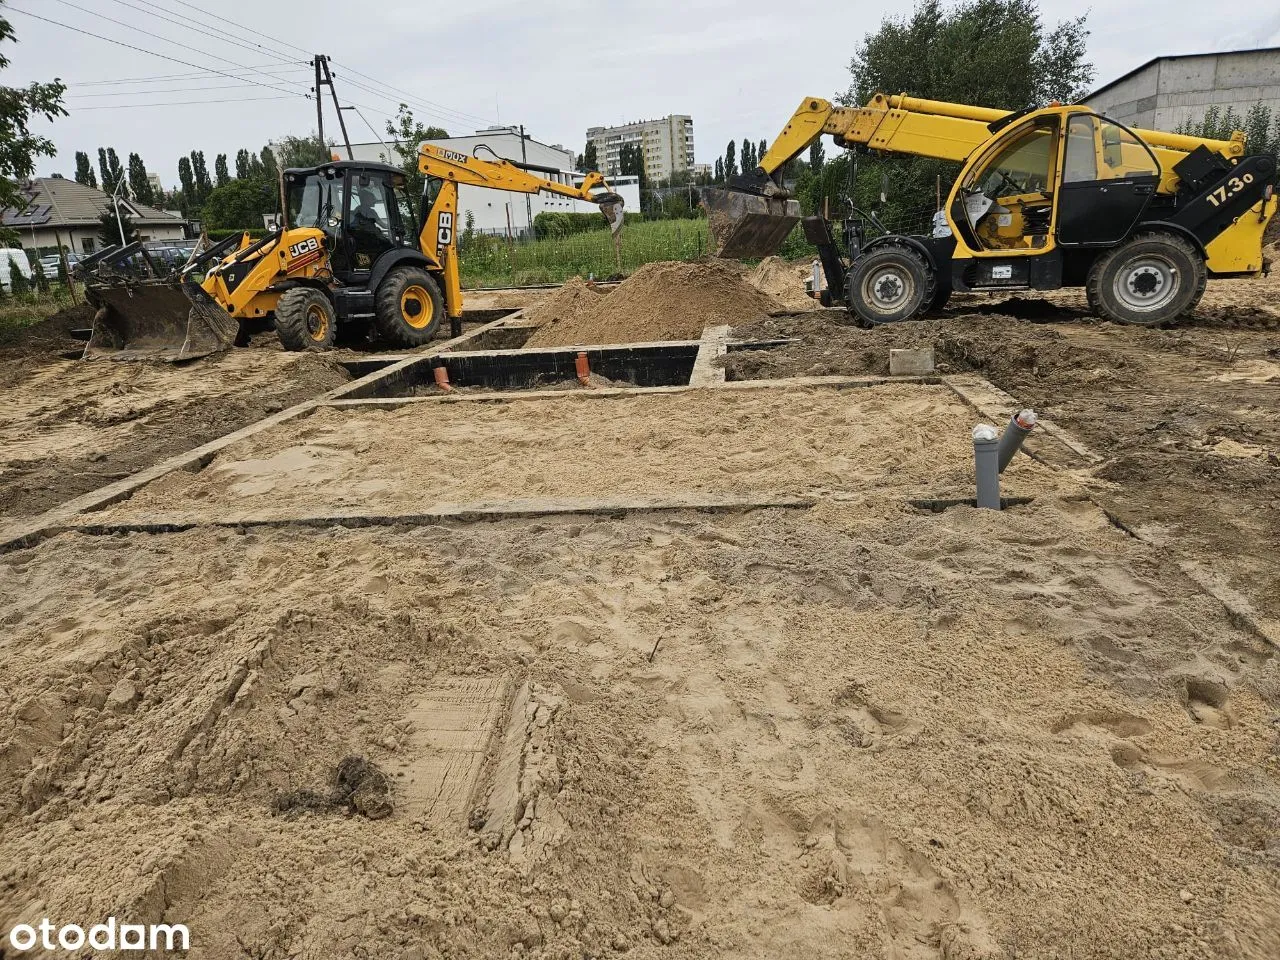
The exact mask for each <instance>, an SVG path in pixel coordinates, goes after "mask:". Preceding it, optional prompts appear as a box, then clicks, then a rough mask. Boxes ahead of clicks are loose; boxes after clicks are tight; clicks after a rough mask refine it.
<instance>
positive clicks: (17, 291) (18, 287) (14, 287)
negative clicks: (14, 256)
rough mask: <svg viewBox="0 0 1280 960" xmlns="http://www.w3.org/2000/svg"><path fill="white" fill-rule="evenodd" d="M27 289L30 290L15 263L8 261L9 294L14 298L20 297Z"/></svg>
mask: <svg viewBox="0 0 1280 960" xmlns="http://www.w3.org/2000/svg"><path fill="white" fill-rule="evenodd" d="M28 289H30V284H29V283H27V278H26V275H25V274H24V273H23V272H22V270H21V269H19V267H18V264H17V263H16V262H15V261H13V260H10V261H9V292H10V293H12V294H13V295H14V296H15V297H20V296H22V295H23V294H24V293H26V292H27V290H28Z"/></svg>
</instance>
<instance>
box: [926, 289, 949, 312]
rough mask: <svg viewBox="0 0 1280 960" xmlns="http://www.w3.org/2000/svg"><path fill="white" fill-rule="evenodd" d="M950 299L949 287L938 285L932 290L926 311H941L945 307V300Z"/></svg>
mask: <svg viewBox="0 0 1280 960" xmlns="http://www.w3.org/2000/svg"><path fill="white" fill-rule="evenodd" d="M950 299H951V288H950V287H944V286H939V287H938V289H937V290H935V291H934V294H933V299H932V300H931V301H929V309H928V310H927V311H925V312H926V313H941V312H942V311H943V310H945V309H946V306H947V301H949V300H950Z"/></svg>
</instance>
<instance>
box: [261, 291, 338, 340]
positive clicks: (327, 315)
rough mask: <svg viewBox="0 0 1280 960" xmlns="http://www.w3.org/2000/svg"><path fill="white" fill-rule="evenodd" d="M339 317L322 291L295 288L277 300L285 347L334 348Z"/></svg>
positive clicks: (279, 331)
mask: <svg viewBox="0 0 1280 960" xmlns="http://www.w3.org/2000/svg"><path fill="white" fill-rule="evenodd" d="M337 330H338V317H337V314H336V313H335V312H334V309H333V304H332V303H330V302H329V298H328V297H326V296H325V295H324V294H323V293H321V292H320V291H319V290H315V289H313V288H311V287H294V288H293V289H292V290H286V291H285V292H284V293H282V294H280V299H279V300H278V301H277V302H276V335H277V336H278V337H279V338H280V342H281V343H282V344H283V345H284V348H285V349H286V350H332V349H333V340H334V337H335V336H336V335H337Z"/></svg>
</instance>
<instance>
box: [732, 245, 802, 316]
mask: <svg viewBox="0 0 1280 960" xmlns="http://www.w3.org/2000/svg"><path fill="white" fill-rule="evenodd" d="M811 273H812V267H811V265H810V264H809V263H808V262H806V263H802V264H793V263H787V261H785V260H783V259H782V258H781V257H766V258H765V259H763V260H761V261H760V262H759V263H758V264H756V265H755V266H754V267H752V268H751V269H750V270H748V271H747V273H746V275H745V276H744V278H743V279H745V280H746V281H747V283H749V284H751V285H752V286H753V287H755V288H756V289H757V290H760V291H762V292H764V293H767V294H768V295H769V296H771V297H773V298H774V299H775V300H777V301H778V303H780V304H781V305H782V308H783V309H784V310H791V311H796V312H800V313H804V312H807V311H809V310H818V309H820V305H819V303H818V301H817V300H815V299H814V298H813V297H811V296H809V295H808V294H807V293H805V289H804V281H805V278H806V277H807V276H809V275H810V274H811Z"/></svg>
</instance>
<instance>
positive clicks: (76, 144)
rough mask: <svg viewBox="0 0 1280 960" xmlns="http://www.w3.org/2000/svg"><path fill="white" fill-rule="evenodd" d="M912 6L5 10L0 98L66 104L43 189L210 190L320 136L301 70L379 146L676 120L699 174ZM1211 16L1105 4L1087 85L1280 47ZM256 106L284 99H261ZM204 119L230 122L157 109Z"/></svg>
mask: <svg viewBox="0 0 1280 960" xmlns="http://www.w3.org/2000/svg"><path fill="white" fill-rule="evenodd" d="M911 6H912V4H911V2H910V0H884V2H880V3H865V2H863V3H859V2H855V3H847V2H837V0H791V2H788V3H779V2H778V0H732V2H723V0H680V2H668V0H648V2H646V3H632V2H625V3H624V2H616V0H605V2H601V0H596V2H592V3H587V2H577V0H560V2H554V3H538V2H532V3H530V2H514V0H460V2H453V3H445V2H422V0H378V2H366V3H352V2H349V0H348V2H343V0H305V2H303V3H267V2H263V0H218V2H217V3H216V4H210V3H203V4H202V3H200V2H199V0H191V2H189V3H188V2H184V0H11V2H7V3H6V7H7V12H6V14H5V15H6V16H7V17H8V19H9V20H10V22H11V23H12V24H13V26H14V29H15V30H16V32H17V36H18V43H17V44H16V45H15V44H12V43H10V44H6V45H5V51H6V53H7V54H8V56H9V57H10V59H11V61H12V63H11V65H10V67H9V68H8V69H7V70H5V71H4V72H3V73H0V84H3V85H6V86H17V85H22V84H25V83H28V82H30V81H32V80H50V79H52V78H54V77H60V78H61V79H62V80H63V81H65V82H66V83H67V84H68V87H69V88H68V91H67V97H66V103H67V107H68V109H69V111H70V116H68V117H63V118H61V119H59V120H58V121H56V122H55V123H53V124H47V123H45V122H43V121H40V122H39V123H38V125H37V129H39V130H40V131H41V132H43V133H46V134H48V135H49V136H50V137H51V138H52V139H53V141H54V143H55V144H56V145H57V147H58V156H57V157H55V158H52V159H43V160H41V162H40V164H39V172H40V173H41V174H49V173H53V172H58V173H62V174H64V175H66V176H71V175H72V173H73V172H74V170H75V151H77V150H84V151H87V152H88V153H89V154H90V156H91V157H96V152H97V148H98V147H99V146H114V147H115V148H116V150H117V152H118V153H119V154H120V159H121V161H122V162H124V161H125V159H126V155H127V154H128V153H129V152H131V151H136V152H138V153H140V154H141V155H142V158H143V160H144V161H145V162H146V164H147V167H148V169H149V170H151V171H152V172H157V173H159V174H160V177H161V180H162V181H163V183H164V184H165V186H166V187H167V188H171V187H172V186H173V185H174V183H175V181H176V180H177V162H178V157H179V156H180V155H182V154H184V153H186V152H188V151H190V150H192V149H202V150H204V152H205V156H206V158H207V161H208V165H209V169H210V171H211V172H212V169H213V161H214V155H215V154H218V153H226V154H228V156H229V157H234V154H235V152H236V150H238V149H239V148H241V147H250V148H253V149H258V148H259V147H261V146H262V144H263V143H265V142H266V141H267V140H269V139H272V138H275V137H279V136H281V135H284V134H290V133H292V134H305V133H307V132H309V131H311V130H313V129H314V128H315V104H314V102H313V101H310V100H306V99H303V98H302V97H301V96H299V94H301V93H305V92H306V89H307V87H308V86H309V84H310V78H309V74H308V72H307V70H306V69H304V67H305V66H306V64H307V63H309V57H308V54H309V53H310V52H319V53H326V54H328V55H329V56H330V57H332V58H333V60H334V61H335V65H334V68H333V69H334V72H335V74H336V75H337V85H338V93H339V96H340V98H342V100H343V102H344V103H348V102H352V103H356V104H359V105H360V111H361V113H363V115H364V117H366V118H367V119H368V120H369V122H370V123H371V124H373V125H374V126H375V127H377V128H378V130H379V132H381V131H382V126H383V123H384V121H385V118H386V117H387V116H389V115H390V114H393V113H394V112H395V107H396V103H397V102H398V101H399V100H402V99H407V100H411V101H412V104H413V106H414V107H415V112H416V113H417V115H418V116H419V117H420V118H421V119H422V120H424V121H426V122H432V123H436V124H439V125H442V126H444V127H445V128H446V129H448V131H449V132H450V133H455V134H458V133H469V132H471V131H473V130H474V129H476V128H477V127H480V126H484V125H486V124H488V123H494V122H502V123H504V124H505V123H510V124H519V123H523V124H525V126H526V129H527V130H528V132H529V133H531V134H532V135H533V136H534V137H536V138H537V139H539V140H543V141H546V142H549V143H557V142H558V143H563V144H565V145H566V146H569V147H571V148H572V149H573V150H575V151H580V150H581V149H582V146H583V141H584V135H585V131H586V128H587V127H589V126H593V125H612V124H616V123H622V122H626V121H628V120H636V119H642V118H651V117H660V116H665V115H666V114H669V113H687V114H690V115H691V116H692V117H693V120H694V131H695V147H696V153H697V159H698V161H700V162H712V161H714V159H715V158H716V157H717V156H719V155H720V154H721V153H722V152H723V150H724V146H725V143H726V141H728V140H729V138H730V137H733V138H737V139H739V140H740V139H741V138H742V137H743V136H750V137H751V138H752V139H753V140H760V139H761V138H764V139H769V140H772V139H773V137H774V136H775V135H776V134H777V132H778V131H779V129H781V127H782V125H783V124H784V122H785V121H786V119H787V118H788V117H789V116H790V113H791V111H792V110H793V109H794V108H795V106H796V104H798V103H799V102H800V100H801V98H802V97H804V96H807V95H818V96H824V97H831V96H833V95H834V94H836V93H837V92H839V91H842V90H844V89H845V88H846V87H847V86H848V81H849V75H848V61H849V58H850V55H851V54H852V52H853V50H854V48H855V46H856V44H857V42H858V41H859V40H860V38H861V37H862V36H863V34H864V33H866V32H867V31H869V30H873V29H874V28H875V27H876V26H877V25H878V24H879V22H880V20H881V18H882V17H884V16H885V15H887V14H899V13H905V12H907V11H909V10H910V9H911ZM1264 6H1265V5H1264ZM203 9H210V10H216V11H217V15H216V16H206V15H205V14H203V13H201V12H198V11H199V10H203ZM1042 9H1043V11H1044V17H1045V20H1046V22H1047V23H1049V24H1050V25H1051V24H1052V23H1055V22H1056V21H1057V20H1059V19H1061V18H1064V17H1067V16H1071V15H1074V14H1078V13H1079V12H1080V11H1081V10H1082V9H1084V5H1083V4H1081V3H1072V2H1063V0H1046V2H1044V3H1043V4H1042ZM91 10H92V11H95V12H93V13H91V12H89V11H91ZM1205 10H1206V7H1205V5H1204V4H1203V3H1202V2H1198V0H1125V2H1123V3H1110V2H1108V3H1101V4H1098V5H1097V6H1096V7H1094V8H1093V9H1092V10H1091V12H1090V15H1089V27H1090V30H1091V31H1092V35H1091V37H1090V43H1089V52H1090V55H1091V57H1092V59H1093V62H1094V64H1095V65H1096V67H1097V77H1096V83H1095V85H1098V84H1101V83H1105V82H1106V81H1108V80H1111V79H1113V78H1115V77H1117V76H1119V75H1120V74H1122V73H1124V72H1125V71H1128V70H1130V69H1132V68H1133V67H1135V66H1138V65H1139V64H1141V63H1143V62H1145V61H1146V60H1149V59H1150V58H1152V57H1154V56H1160V55H1163V54H1181V53H1200V52H1213V51H1220V50H1229V49H1240V48H1245V47H1256V46H1268V45H1280V12H1275V13H1269V14H1262V15H1257V14H1254V15H1250V16H1248V17H1239V16H1234V17H1224V18H1221V19H1218V18H1213V17H1206V16H1205V15H1204V13H1205ZM19 11H27V12H29V13H32V14H38V15H39V16H42V17H46V18H48V19H50V20H57V21H60V22H61V23H62V24H65V25H68V26H72V27H77V28H79V29H81V30H85V31H89V32H91V33H95V34H100V35H101V36H103V37H109V38H112V39H115V40H119V41H123V42H125V43H128V44H131V45H132V46H133V47H137V48H140V50H132V49H126V48H124V47H121V46H117V45H116V44H113V43H108V42H106V41H104V40H101V39H96V38H94V37H91V36H86V35H84V34H83V33H76V32H74V31H72V30H70V29H68V28H67V26H56V25H53V24H50V23H45V22H41V21H40V20H36V19H33V18H32V17H30V16H26V15H24V14H23V13H21V12H19ZM107 17H109V18H112V19H114V20H118V21H121V23H120V24H117V23H111V22H109V21H108V20H106V19H104V18H107ZM166 18H167V20H166ZM167 21H176V22H167ZM122 24H123V25H122ZM184 24H185V25H189V26H184ZM224 25H226V27H227V28H228V29H229V30H230V32H229V33H227V34H225V35H224V34H222V33H221V32H220V31H221V29H222V28H223V26H224ZM238 25H243V27H241V26H238ZM189 27H193V28H194V29H190V28H189ZM246 28H247V30H246ZM142 31H146V32H145V33H144V32H142ZM248 31H258V32H259V33H260V34H264V35H265V36H257V35H254V34H253V33H252V32H248ZM147 34H154V35H155V36H148V35H147ZM266 37H271V38H276V39H272V40H268V39H266ZM158 38H162V39H158ZM141 51H147V52H141ZM155 54H163V55H164V56H165V57H170V58H172V59H168V60H166V59H164V58H163V57H161V56H156V55H155ZM981 55H982V51H980V50H975V51H974V56H976V57H980V56H981ZM174 61H181V62H174ZM186 64H193V65H195V67H199V68H202V69H204V70H206V71H222V72H223V73H224V74H231V76H225V75H219V74H218V73H209V72H206V73H204V74H202V75H201V76H202V77H203V79H191V78H183V79H173V80H153V81H148V82H144V83H112V84H105V83H103V81H120V80H124V79H133V78H139V77H143V78H145V77H157V76H174V75H184V74H186V75H190V74H194V73H196V70H195V69H193V67H192V66H187V65H186ZM266 65H271V66H266ZM243 67H263V68H264V69H265V70H266V71H267V72H269V73H270V74H272V76H268V75H267V74H266V73H264V72H257V73H246V71H244V70H243V69H242V68H243ZM357 84H359V86H357ZM366 88H372V89H366ZM389 88H395V89H396V90H399V91H403V93H398V92H394V91H392V90H391V89H389ZM375 91H377V92H375ZM405 93H407V94H410V95H411V96H405V95H404V94H405ZM267 97H270V98H280V99H256V98H267ZM250 98H255V99H250ZM217 99H232V100H234V101H236V102H231V103H206V104H199V105H192V104H184V105H164V106H161V105H157V104H163V103H165V102H166V101H168V102H175V101H179V102H180V101H192V100H217ZM126 104H127V105H129V106H124V105H126ZM325 114H326V116H325V124H326V133H329V132H330V131H332V133H333V134H334V135H336V134H337V124H336V122H335V116H334V112H333V104H332V103H331V102H327V103H326V104H325ZM344 116H345V117H346V118H347V123H348V128H349V129H350V131H351V135H352V136H351V138H352V140H353V141H368V140H372V139H374V138H373V135H372V134H370V132H369V128H368V127H367V126H365V124H364V122H363V121H362V120H361V118H360V117H358V116H356V115H355V114H354V113H353V112H351V111H347V112H345V114H344Z"/></svg>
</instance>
